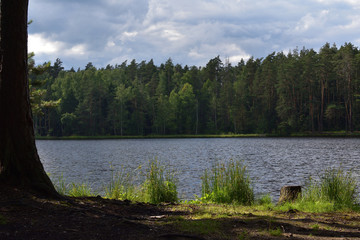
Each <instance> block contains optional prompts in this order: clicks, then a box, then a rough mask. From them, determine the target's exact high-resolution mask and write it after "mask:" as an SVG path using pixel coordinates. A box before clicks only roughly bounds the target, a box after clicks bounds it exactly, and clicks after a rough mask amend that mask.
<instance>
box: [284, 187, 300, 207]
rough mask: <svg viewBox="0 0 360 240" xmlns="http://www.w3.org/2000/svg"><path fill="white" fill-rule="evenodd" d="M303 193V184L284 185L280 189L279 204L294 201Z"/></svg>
mask: <svg viewBox="0 0 360 240" xmlns="http://www.w3.org/2000/svg"><path fill="white" fill-rule="evenodd" d="M300 195H301V186H284V187H282V188H281V190H280V198H279V204H282V203H285V202H293V201H295V200H296V199H297V198H298V197H299V196H300Z"/></svg>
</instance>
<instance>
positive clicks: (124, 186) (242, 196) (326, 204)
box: [54, 159, 360, 216]
mask: <svg viewBox="0 0 360 240" xmlns="http://www.w3.org/2000/svg"><path fill="white" fill-rule="evenodd" d="M139 169H140V167H139V168H138V169H137V170H135V171H133V172H130V173H129V172H127V171H125V169H124V168H123V169H120V170H119V171H115V170H114V169H113V168H112V177H111V181H110V183H109V184H108V185H107V186H105V187H104V191H103V192H105V195H104V197H106V198H111V199H118V200H130V201H138V202H149V203H153V204H159V203H162V202H178V201H179V199H178V192H177V180H176V179H175V177H174V176H175V175H174V172H171V171H169V170H168V169H167V168H166V167H164V166H162V165H161V164H160V163H159V162H158V161H157V159H154V160H151V161H149V165H148V167H147V168H146V169H145V171H144V172H143V173H141V172H140V171H138V170H139ZM139 175H142V178H140V177H139ZM140 179H143V180H142V181H140ZM134 182H139V184H138V185H135V184H134ZM54 185H55V187H56V189H57V191H58V192H59V193H60V194H63V195H69V196H73V197H84V196H94V195H95V194H94V193H93V192H92V190H91V187H90V186H89V185H88V184H76V183H71V184H67V183H66V181H65V180H64V178H63V176H62V175H61V176H60V177H59V178H58V179H57V180H56V181H54ZM356 190H357V182H356V180H355V178H354V177H353V176H352V173H351V172H346V171H344V170H343V169H342V168H341V167H340V168H337V169H326V170H325V171H324V172H323V173H321V174H320V176H319V178H318V180H316V181H315V180H313V178H311V179H310V180H309V181H308V182H307V183H306V185H305V186H304V189H303V193H302V196H301V198H299V199H298V200H296V201H295V202H286V203H283V204H281V205H274V203H273V201H272V199H271V197H270V195H264V196H261V197H260V198H259V199H256V200H255V197H254V193H253V189H252V187H251V181H250V177H249V175H248V174H247V171H246V166H244V165H243V163H242V162H241V161H233V160H231V161H228V162H227V163H222V164H220V163H219V164H217V165H215V166H214V167H213V168H212V169H211V170H205V171H204V175H203V176H202V187H201V191H202V196H201V198H198V197H197V196H195V197H196V199H195V200H191V201H185V202H183V204H185V205H186V204H201V203H221V204H226V205H227V206H229V208H233V206H235V205H243V206H251V207H252V208H253V209H256V210H257V211H269V210H275V211H283V212H287V211H289V210H298V211H303V212H314V213H316V212H334V211H360V205H359V203H358V199H357V198H356ZM222 214H223V213H218V214H217V215H218V216H222ZM224 214H225V215H226V214H229V213H228V212H226V213H224ZM225 215H224V216H225Z"/></svg>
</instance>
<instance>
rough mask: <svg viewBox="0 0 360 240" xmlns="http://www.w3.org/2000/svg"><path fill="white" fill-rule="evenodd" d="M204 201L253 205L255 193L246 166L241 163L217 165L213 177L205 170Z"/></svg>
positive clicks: (213, 170) (232, 162) (203, 178)
mask: <svg viewBox="0 0 360 240" xmlns="http://www.w3.org/2000/svg"><path fill="white" fill-rule="evenodd" d="M201 192H202V200H203V201H205V202H206V201H208V202H214V203H236V204H241V205H252V204H253V203H254V192H253V189H252V187H251V182H250V178H249V176H248V174H247V171H246V166H245V165H243V163H242V162H241V161H233V160H231V161H229V162H228V163H227V164H224V163H222V164H217V165H215V167H213V169H212V171H211V175H209V173H208V171H207V170H205V173H204V175H203V177H202V188H201Z"/></svg>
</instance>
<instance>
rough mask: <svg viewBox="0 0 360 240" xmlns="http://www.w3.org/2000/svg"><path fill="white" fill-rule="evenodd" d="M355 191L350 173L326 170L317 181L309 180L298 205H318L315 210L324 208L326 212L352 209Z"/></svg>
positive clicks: (354, 183) (340, 169) (354, 181)
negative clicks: (320, 207)
mask: <svg viewBox="0 0 360 240" xmlns="http://www.w3.org/2000/svg"><path fill="white" fill-rule="evenodd" d="M356 189H357V183H356V180H355V178H354V177H353V176H352V174H351V172H345V171H344V170H343V169H342V168H338V169H326V170H325V171H324V172H323V173H322V175H321V176H320V180H319V181H314V180H312V179H310V181H309V183H308V184H307V185H306V188H305V191H304V193H303V195H302V198H301V199H300V201H299V202H298V204H299V205H300V206H307V205H308V207H309V206H311V205H313V206H314V205H315V206H316V205H318V206H317V207H316V208H317V209H319V206H322V208H324V206H326V207H325V210H327V211H329V210H332V211H335V210H345V209H353V208H354V207H356V204H357V202H356Z"/></svg>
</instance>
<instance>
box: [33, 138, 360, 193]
mask: <svg viewBox="0 0 360 240" xmlns="http://www.w3.org/2000/svg"><path fill="white" fill-rule="evenodd" d="M36 145H37V147H38V152H39V155H40V158H41V161H42V163H43V164H44V167H45V170H46V171H47V172H48V173H50V175H51V177H52V179H57V177H58V176H60V175H61V174H63V176H64V179H66V181H68V182H87V183H89V184H90V185H91V186H92V187H93V188H94V189H101V188H102V187H103V186H104V185H105V184H107V183H108V182H109V181H110V178H111V169H110V164H111V165H112V166H113V167H114V168H115V169H120V168H121V167H125V168H127V169H129V170H135V169H136V168H137V167H139V166H140V165H143V166H144V165H145V166H146V165H147V164H148V161H149V160H150V159H154V158H157V159H158V160H159V161H161V162H162V163H163V164H164V165H166V166H168V168H170V169H175V170H176V172H177V178H178V179H179V184H178V186H179V189H178V190H179V193H180V197H181V198H182V199H193V198H194V197H193V196H194V194H197V195H200V188H201V179H200V177H201V175H202V174H203V171H204V169H207V168H211V166H213V164H214V163H216V162H217V161H226V160H229V159H239V160H244V162H245V164H246V165H247V167H248V170H249V174H250V176H251V178H252V179H253V182H254V190H255V193H256V194H261V193H270V194H271V196H272V197H273V199H274V200H276V199H277V198H278V196H279V191H280V188H281V187H282V186H284V185H303V184H304V183H305V181H306V180H307V178H308V177H309V176H317V175H318V174H319V173H320V172H321V171H322V170H323V169H326V168H329V167H338V166H340V165H342V166H343V167H344V168H345V169H347V170H350V169H352V170H353V173H354V175H355V176H356V177H357V179H358V181H359V182H360V165H359V164H358V160H359V157H360V148H359V145H360V139H340V138H336V139H333V138H332V139H329V138H225V139H224V138H211V139H132V140H58V141H53V140H38V141H37V142H36Z"/></svg>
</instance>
